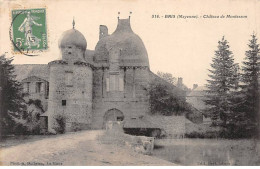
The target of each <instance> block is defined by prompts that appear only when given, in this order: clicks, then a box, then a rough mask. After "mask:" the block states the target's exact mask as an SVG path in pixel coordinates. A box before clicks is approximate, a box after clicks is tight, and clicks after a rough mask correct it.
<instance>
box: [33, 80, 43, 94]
mask: <svg viewBox="0 0 260 169" xmlns="http://www.w3.org/2000/svg"><path fill="white" fill-rule="evenodd" d="M43 90H44V88H43V83H42V82H36V90H35V92H36V93H41V92H42V91H43Z"/></svg>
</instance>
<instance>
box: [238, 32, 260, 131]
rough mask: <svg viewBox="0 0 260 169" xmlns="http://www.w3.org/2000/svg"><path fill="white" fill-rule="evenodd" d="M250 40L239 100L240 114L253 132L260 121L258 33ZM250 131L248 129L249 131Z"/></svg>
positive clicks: (259, 50) (244, 63) (259, 52)
mask: <svg viewBox="0 0 260 169" xmlns="http://www.w3.org/2000/svg"><path fill="white" fill-rule="evenodd" d="M251 37H252V39H251V40H249V44H248V47H249V50H248V51H246V52H245V55H246V57H245V59H244V62H243V66H242V71H243V72H242V78H241V82H242V83H241V85H240V86H241V89H242V90H241V92H240V93H241V97H240V100H239V102H238V107H239V109H238V110H237V111H239V113H240V114H242V115H243V119H244V121H246V126H245V127H246V128H248V129H249V130H250V131H251V133H255V132H256V128H257V123H259V102H260V99H259V97H260V93H259V75H260V55H259V54H260V48H259V44H258V43H257V38H256V35H255V34H253V35H252V36H251ZM247 132H248V131H247Z"/></svg>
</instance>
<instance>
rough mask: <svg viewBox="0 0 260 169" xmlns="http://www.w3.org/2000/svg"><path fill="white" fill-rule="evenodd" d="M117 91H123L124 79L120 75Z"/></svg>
mask: <svg viewBox="0 0 260 169" xmlns="http://www.w3.org/2000/svg"><path fill="white" fill-rule="evenodd" d="M119 91H120V92H122V91H124V79H123V78H122V77H120V78H119Z"/></svg>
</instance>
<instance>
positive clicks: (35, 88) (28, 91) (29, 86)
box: [21, 76, 49, 111]
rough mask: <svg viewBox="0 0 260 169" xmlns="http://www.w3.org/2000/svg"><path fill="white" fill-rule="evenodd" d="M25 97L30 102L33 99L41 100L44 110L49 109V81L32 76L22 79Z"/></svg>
mask: <svg viewBox="0 0 260 169" xmlns="http://www.w3.org/2000/svg"><path fill="white" fill-rule="evenodd" d="M21 83H22V86H23V93H25V96H24V99H25V101H26V102H28V101H29V100H30V99H32V100H40V101H41V104H42V106H43V109H44V111H46V110H47V109H48V97H49V96H48V94H49V82H47V81H46V80H43V79H41V78H38V77H35V76H31V77H28V78H26V79H24V80H22V82H21ZM39 84H40V85H39Z"/></svg>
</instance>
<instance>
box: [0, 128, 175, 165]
mask: <svg viewBox="0 0 260 169" xmlns="http://www.w3.org/2000/svg"><path fill="white" fill-rule="evenodd" d="M101 134H103V131H82V132H77V133H68V134H65V135H60V136H58V137H54V138H46V139H42V140H38V141H34V142H28V143H25V144H20V145H17V146H13V147H8V148H2V149H0V165H174V164H173V163H170V162H167V161H164V160H161V159H158V158H155V157H151V156H147V155H142V154H137V153H136V152H133V151H130V150H129V149H126V148H122V147H118V146H116V145H105V144H101V143H100V142H99V141H97V140H96V138H97V136H98V135H101Z"/></svg>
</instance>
